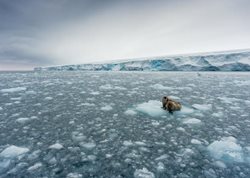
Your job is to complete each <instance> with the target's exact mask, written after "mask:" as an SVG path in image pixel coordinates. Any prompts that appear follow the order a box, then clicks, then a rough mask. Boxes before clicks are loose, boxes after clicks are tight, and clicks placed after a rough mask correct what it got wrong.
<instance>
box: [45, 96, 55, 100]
mask: <svg viewBox="0 0 250 178" xmlns="http://www.w3.org/2000/svg"><path fill="white" fill-rule="evenodd" d="M44 100H53V98H52V97H49V96H48V97H46V98H44Z"/></svg>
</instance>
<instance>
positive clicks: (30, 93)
mask: <svg viewBox="0 0 250 178" xmlns="http://www.w3.org/2000/svg"><path fill="white" fill-rule="evenodd" d="M25 94H27V95H35V94H36V92H35V91H33V90H30V91H26V92H25Z"/></svg>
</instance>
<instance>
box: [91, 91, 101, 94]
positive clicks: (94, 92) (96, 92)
mask: <svg viewBox="0 0 250 178" xmlns="http://www.w3.org/2000/svg"><path fill="white" fill-rule="evenodd" d="M90 94H91V95H100V92H98V91H93V92H91V93H90Z"/></svg>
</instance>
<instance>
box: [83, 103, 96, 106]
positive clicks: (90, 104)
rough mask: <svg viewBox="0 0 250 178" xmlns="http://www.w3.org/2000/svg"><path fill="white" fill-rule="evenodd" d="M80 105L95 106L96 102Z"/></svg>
mask: <svg viewBox="0 0 250 178" xmlns="http://www.w3.org/2000/svg"><path fill="white" fill-rule="evenodd" d="M80 106H95V104H94V103H81V104H80Z"/></svg>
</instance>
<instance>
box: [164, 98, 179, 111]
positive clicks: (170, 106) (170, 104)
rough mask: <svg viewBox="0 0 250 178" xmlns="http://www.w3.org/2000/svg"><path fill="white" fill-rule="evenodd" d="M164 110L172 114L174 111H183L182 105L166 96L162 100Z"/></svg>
mask: <svg viewBox="0 0 250 178" xmlns="http://www.w3.org/2000/svg"><path fill="white" fill-rule="evenodd" d="M162 108H163V109H165V110H168V112H170V113H173V111H180V110H181V103H179V102H177V101H174V100H172V99H170V98H168V97H167V96H164V97H163V98H162Z"/></svg>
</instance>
